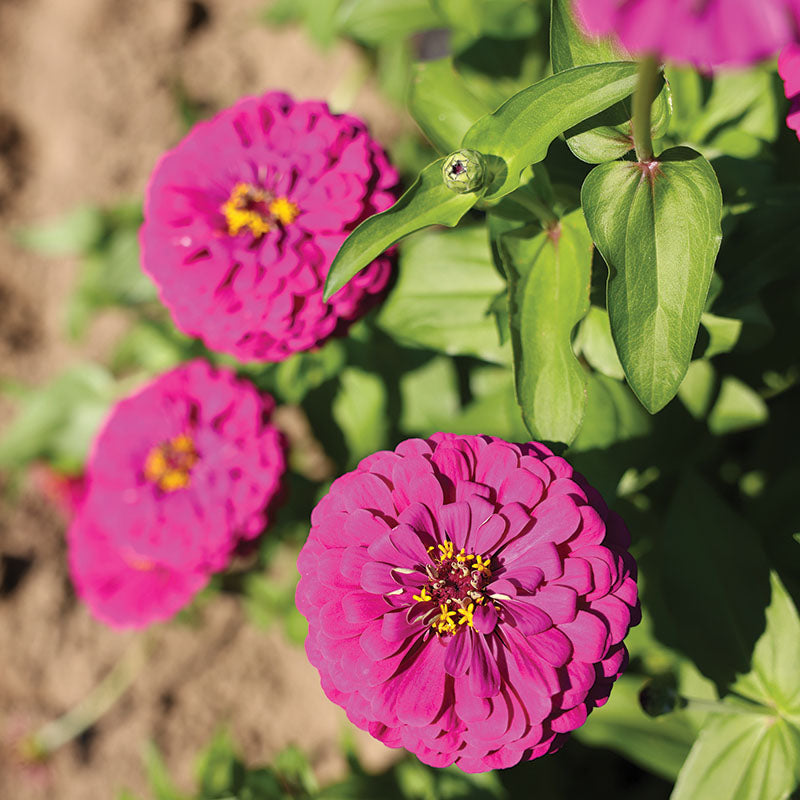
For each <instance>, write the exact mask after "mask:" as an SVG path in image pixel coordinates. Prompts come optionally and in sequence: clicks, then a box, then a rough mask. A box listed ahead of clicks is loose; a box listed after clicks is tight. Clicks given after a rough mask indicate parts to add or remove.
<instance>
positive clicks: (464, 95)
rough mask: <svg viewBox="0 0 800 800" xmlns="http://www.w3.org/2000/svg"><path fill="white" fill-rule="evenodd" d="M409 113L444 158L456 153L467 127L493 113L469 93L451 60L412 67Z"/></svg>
mask: <svg viewBox="0 0 800 800" xmlns="http://www.w3.org/2000/svg"><path fill="white" fill-rule="evenodd" d="M408 110H409V111H410V112H411V116H412V117H414V119H415V121H416V123H417V125H419V127H420V128H421V129H422V132H423V133H424V134H425V136H427V138H428V139H429V140H430V141H431V142H432V143H433V145H434V146H435V147H436V148H437V149H438V150H439V151H440V152H441V153H444V154H448V153H451V152H453V150H458V147H459V144H460V142H461V139H462V138H463V137H464V134H465V133H466V132H467V131H468V130H469V128H470V126H471V125H472V124H473V123H474V122H475V121H476V120H478V119H480V118H481V117H482V116H484V114H488V113H489V112H490V111H491V110H492V109H491V108H489V107H487V106H486V104H485V103H484V102H483V101H482V100H479V99H478V98H477V97H475V95H474V94H473V93H472V92H471V91H470V89H469V87H468V86H467V84H466V82H465V81H464V79H463V78H462V77H461V76H460V75H459V74H458V73H457V72H456V71H455V69H454V67H453V61H452V59H450V58H441V59H439V60H438V61H423V62H421V63H419V64H415V65H414V74H413V77H412V79H411V92H410V94H409V98H408Z"/></svg>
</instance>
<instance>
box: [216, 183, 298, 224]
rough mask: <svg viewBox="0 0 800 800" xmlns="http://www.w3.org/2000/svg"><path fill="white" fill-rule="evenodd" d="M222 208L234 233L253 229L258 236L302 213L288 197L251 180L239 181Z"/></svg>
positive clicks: (293, 219)
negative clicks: (276, 195) (278, 195)
mask: <svg viewBox="0 0 800 800" xmlns="http://www.w3.org/2000/svg"><path fill="white" fill-rule="evenodd" d="M220 210H221V211H222V213H223V215H224V216H225V221H226V222H227V223H228V233H229V234H230V235H231V236H236V235H237V234H239V233H241V232H242V231H250V233H252V234H253V236H256V237H259V236H263V235H264V234H265V233H267V232H268V231H270V230H271V229H272V228H274V227H275V226H277V225H282V226H284V227H285V226H286V225H291V224H292V223H293V222H294V221H295V219H296V218H297V215H298V214H299V213H300V209H299V208H298V207H297V206H296V205H295V204H294V203H293V202H292V201H291V200H289V198H288V197H274V196H273V195H271V194H270V193H269V192H267V191H265V190H264V189H259V188H258V187H257V186H252V185H251V184H249V183H237V184H236V186H234V187H233V191H232V192H231V196H230V197H229V198H228V199H227V200H226V201H225V203H224V204H223V205H222V207H221V209H220Z"/></svg>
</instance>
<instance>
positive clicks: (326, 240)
mask: <svg viewBox="0 0 800 800" xmlns="http://www.w3.org/2000/svg"><path fill="white" fill-rule="evenodd" d="M396 183H397V172H396V171H395V170H394V168H392V167H391V166H390V165H389V163H388V161H387V159H386V156H385V155H384V152H383V150H382V149H381V148H380V146H379V145H378V144H377V143H376V142H375V141H374V140H373V139H371V138H370V136H369V134H368V133H367V130H366V128H365V127H364V124H363V123H362V122H361V121H360V120H358V119H355V118H354V117H351V116H347V115H344V114H342V115H336V114H332V113H331V112H330V111H329V110H328V107H327V106H326V105H325V104H324V103H321V102H304V103H295V102H294V101H293V100H292V98H291V97H289V96H288V95H286V94H282V93H279V92H271V93H269V94H266V95H264V96H263V97H250V98H246V99H244V100H241V101H239V102H238V103H237V104H236V105H234V106H233V107H232V108H228V109H226V110H224V111H222V112H220V113H219V114H217V116H215V117H214V118H213V119H211V120H209V121H208V122H201V123H199V124H198V125H196V126H195V127H194V129H193V130H192V131H191V132H190V133H189V135H188V136H187V137H186V138H185V139H184V140H183V141H181V142H180V143H179V144H178V145H177V147H175V148H174V149H173V150H170V151H169V152H168V153H166V154H165V155H164V156H163V157H162V158H161V160H160V161H159V162H158V164H157V165H156V168H155V170H154V172H153V175H152V177H151V179H150V183H149V185H148V187H147V193H146V197H145V206H144V215H145V221H144V225H143V226H142V229H141V235H140V240H141V245H142V265H143V268H144V270H145V272H147V273H148V274H149V275H150V277H151V278H152V279H153V280H154V281H155V283H156V284H157V286H158V288H159V292H160V295H161V299H162V301H163V302H164V304H165V305H166V306H167V307H168V308H169V309H170V311H171V312H172V316H173V319H174V320H175V323H176V324H177V325H178V327H179V328H181V330H183V331H184V332H185V333H187V334H189V335H190V336H197V337H200V338H201V339H203V341H204V342H205V343H206V344H207V345H208V347H210V348H211V349H213V350H219V351H222V352H226V353H230V354H231V355H233V356H236V357H237V358H239V359H242V360H259V361H280V360H282V359H284V358H286V357H287V356H289V355H291V354H292V353H294V352H297V351H299V350H308V349H309V348H313V347H315V346H317V345H319V344H320V343H321V342H322V341H324V340H325V339H327V338H328V337H329V336H331V335H333V334H338V333H342V332H344V330H345V329H346V328H347V326H348V325H349V324H350V323H351V322H352V321H354V320H355V319H357V318H359V317H360V316H361V315H362V314H363V313H364V312H365V311H366V310H367V309H368V308H369V306H370V305H372V304H374V303H375V302H376V300H377V297H378V296H379V294H380V293H381V291H382V290H383V289H384V288H385V286H386V284H387V282H388V280H389V276H390V269H391V267H390V258H389V257H387V256H386V255H384V256H381V257H380V258H378V259H376V260H375V261H373V262H372V264H370V265H369V266H368V267H366V268H365V269H364V270H362V272H360V273H359V274H358V275H357V276H356V277H355V278H354V279H353V280H352V281H351V282H350V283H348V284H347V286H345V287H344V288H342V289H341V290H340V291H339V292H337V293H336V294H335V295H334V296H333V297H332V298H331V299H330V300H329V301H328V302H327V303H324V302H323V301H322V289H323V284H324V282H325V278H326V276H327V274H328V270H329V268H330V265H331V262H332V261H333V258H334V256H335V255H336V253H337V251H338V250H339V247H340V246H341V244H342V242H344V240H345V238H346V237H347V235H348V234H349V233H350V231H352V230H353V228H354V227H355V226H356V225H357V224H358V223H359V222H361V221H362V220H364V219H365V218H366V217H368V216H370V215H372V214H374V213H376V212H378V211H383V210H384V209H386V208H387V207H388V206H390V205H391V204H392V202H394V199H395V196H394V194H393V191H392V189H393V187H394V186H395V185H396Z"/></svg>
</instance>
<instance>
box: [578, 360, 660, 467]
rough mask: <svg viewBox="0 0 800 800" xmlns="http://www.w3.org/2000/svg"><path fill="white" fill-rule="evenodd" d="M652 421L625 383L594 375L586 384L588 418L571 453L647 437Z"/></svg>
mask: <svg viewBox="0 0 800 800" xmlns="http://www.w3.org/2000/svg"><path fill="white" fill-rule="evenodd" d="M650 428H651V422H650V418H649V417H648V415H647V413H646V412H645V410H644V409H643V408H642V407H641V405H640V404H639V401H638V400H637V399H636V398H635V397H634V395H633V393H632V392H631V390H630V389H629V388H628V387H627V386H626V385H625V384H624V383H622V382H621V381H617V380H614V379H613V378H608V377H606V376H605V375H590V376H589V379H588V383H587V385H586V415H585V416H584V418H583V424H582V425H581V429H580V433H579V434H578V437H577V438H576V439H575V441H574V442H573V443H572V447H571V448H570V452H578V451H583V450H593V449H604V448H606V447H610V446H611V445H612V444H615V443H616V442H622V441H625V440H627V439H634V438H636V437H637V436H645V435H647V434H648V433H649V431H650Z"/></svg>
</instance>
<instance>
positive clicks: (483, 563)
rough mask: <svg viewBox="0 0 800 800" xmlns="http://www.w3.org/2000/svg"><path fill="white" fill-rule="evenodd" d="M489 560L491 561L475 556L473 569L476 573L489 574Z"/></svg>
mask: <svg viewBox="0 0 800 800" xmlns="http://www.w3.org/2000/svg"><path fill="white" fill-rule="evenodd" d="M491 560H492V559H491V558H486V559H484V558H482V557H481V556H475V567H474V568H475V569H476V570H478V572H486V573H490V572H491V570H490V569H489V562H490V561H491Z"/></svg>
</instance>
